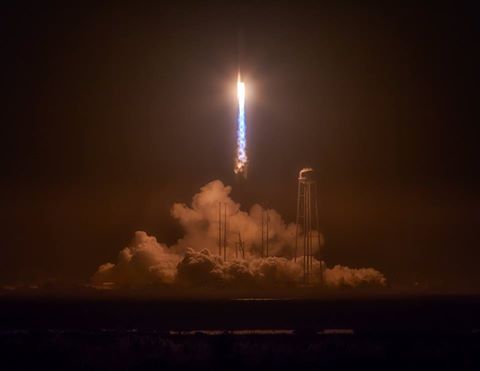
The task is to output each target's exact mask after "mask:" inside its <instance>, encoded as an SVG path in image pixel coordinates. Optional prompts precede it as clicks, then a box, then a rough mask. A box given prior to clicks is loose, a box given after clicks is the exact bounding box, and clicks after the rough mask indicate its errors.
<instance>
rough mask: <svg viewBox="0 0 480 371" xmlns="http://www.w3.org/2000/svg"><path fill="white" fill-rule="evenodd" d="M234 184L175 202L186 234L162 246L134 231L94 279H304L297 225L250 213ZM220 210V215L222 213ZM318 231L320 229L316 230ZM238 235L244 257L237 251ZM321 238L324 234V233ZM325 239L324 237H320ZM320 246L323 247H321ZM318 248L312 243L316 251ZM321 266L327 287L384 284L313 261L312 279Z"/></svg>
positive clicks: (216, 283) (217, 184) (248, 282)
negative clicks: (265, 249) (265, 229)
mask: <svg viewBox="0 0 480 371" xmlns="http://www.w3.org/2000/svg"><path fill="white" fill-rule="evenodd" d="M230 192H231V187H229V186H225V185H224V184H223V183H222V182H221V181H219V180H215V181H212V182H210V183H208V184H206V185H205V186H204V187H202V188H201V189H200V192H199V193H197V194H196V195H195V196H194V197H193V200H192V203H191V206H187V205H185V204H180V203H176V204H174V205H173V207H172V209H171V214H172V216H173V217H174V218H176V219H178V221H179V222H180V224H181V226H182V227H183V229H184V230H185V235H184V236H183V237H182V238H181V239H179V240H178V241H177V243H176V244H174V245H173V246H171V247H167V246H166V245H163V244H160V243H158V242H157V240H156V238H155V237H151V236H148V235H147V234H146V233H145V232H136V233H135V237H134V238H133V240H132V242H131V243H130V245H129V246H128V247H126V248H124V249H123V250H122V251H121V252H120V253H119V256H118V261H117V263H116V264H112V263H106V264H103V265H101V266H100V267H99V268H98V270H97V272H96V273H95V275H94V276H93V278H92V280H93V282H94V283H97V284H98V283H102V282H112V283H114V284H116V285H133V286H146V285H151V284H165V285H172V284H178V285H190V286H196V287H198V286H213V287H282V286H283V287H292V286H296V285H299V284H301V283H302V282H303V258H302V257H299V258H298V259H297V261H294V260H293V259H291V257H292V255H293V251H294V246H295V230H296V227H295V225H294V224H288V225H287V224H286V223H285V222H284V221H283V219H282V218H281V216H280V214H278V213H277V212H276V211H275V210H273V209H268V210H267V209H264V208H263V207H262V206H260V205H258V204H255V205H253V206H252V207H251V209H250V212H245V211H242V210H240V205H239V204H237V203H235V202H234V201H233V200H232V199H231V198H230V196H229V195H230ZM220 203H222V204H224V205H226V214H227V221H228V228H227V236H226V240H227V249H226V250H227V261H224V259H223V258H222V257H220V256H219V254H218V252H219V248H218V228H219V204H220ZM223 212H224V211H223V209H222V217H223ZM262 214H263V215H264V217H265V215H266V214H268V217H269V236H268V238H269V255H270V256H269V257H266V258H262V257H260V254H259V251H260V246H261V243H262ZM317 233H319V232H317ZM239 236H241V239H242V241H243V243H244V246H245V250H246V252H245V258H243V257H242V256H241V255H238V251H237V254H236V253H235V248H234V246H235V242H237V241H238V239H239ZM320 237H322V236H321V235H320ZM319 240H320V241H322V240H323V237H322V238H320V239H319ZM320 247H321V246H320ZM318 249H319V246H318V244H316V246H314V253H316V252H317V251H318ZM321 264H322V267H323V268H324V269H323V271H324V276H323V278H324V282H325V284H326V285H327V286H331V287H342V286H352V287H356V286H360V285H380V286H382V285H385V283H386V280H385V277H384V276H383V274H381V273H380V272H379V271H377V270H375V269H373V268H360V269H351V268H348V267H343V266H339V265H337V266H335V267H333V268H332V269H328V268H326V267H324V263H323V262H322V263H320V261H318V260H316V259H313V271H312V274H311V283H312V284H316V283H319V282H320V281H321V274H320V272H321V269H320V267H321Z"/></svg>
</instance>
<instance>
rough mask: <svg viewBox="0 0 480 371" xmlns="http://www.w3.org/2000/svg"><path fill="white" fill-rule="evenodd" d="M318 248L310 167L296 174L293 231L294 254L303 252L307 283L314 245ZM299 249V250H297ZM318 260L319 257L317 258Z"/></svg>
mask: <svg viewBox="0 0 480 371" xmlns="http://www.w3.org/2000/svg"><path fill="white" fill-rule="evenodd" d="M315 244H316V246H317V248H318V249H320V246H321V235H320V230H319V221H318V196H317V182H316V179H315V172H314V170H313V169H312V168H310V167H308V168H303V169H302V170H300V173H299V174H298V194H297V228H296V233H295V255H294V259H295V261H297V256H298V254H299V252H300V254H301V253H303V257H304V258H303V281H304V284H306V285H308V284H309V283H311V281H312V273H313V255H314V246H315ZM299 249H300V251H299ZM317 257H318V258H319V256H318V255H317ZM319 260H320V262H321V259H320V258H319ZM319 279H320V283H321V284H322V283H323V282H322V281H323V266H322V264H321V263H320V277H319Z"/></svg>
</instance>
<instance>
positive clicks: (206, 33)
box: [0, 1, 480, 288]
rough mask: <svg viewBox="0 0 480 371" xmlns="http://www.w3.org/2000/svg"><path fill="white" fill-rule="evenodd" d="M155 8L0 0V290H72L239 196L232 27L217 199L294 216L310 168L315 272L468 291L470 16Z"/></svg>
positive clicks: (458, 12)
mask: <svg viewBox="0 0 480 371" xmlns="http://www.w3.org/2000/svg"><path fill="white" fill-rule="evenodd" d="M159 3H160V2H158V4H156V5H151V4H150V5H145V4H143V5H140V3H139V2H132V3H131V5H129V6H125V5H123V6H120V5H112V4H109V5H107V3H103V2H98V4H97V5H95V6H90V7H86V6H85V5H84V6H72V5H66V3H65V4H64V5H61V6H59V5H53V3H52V4H48V3H47V2H42V4H37V5H25V4H23V5H22V4H21V3H20V4H18V3H17V4H15V5H7V6H5V5H4V6H3V9H2V12H1V22H0V24H1V26H0V27H1V34H2V36H1V50H2V58H1V62H0V64H1V72H0V77H1V84H2V87H3V92H4V94H3V99H2V102H3V104H2V109H1V123H2V147H1V148H2V155H1V168H2V171H1V205H2V213H1V225H2V231H3V232H2V242H1V245H0V249H1V258H0V283H2V282H19V281H34V280H44V279H47V278H60V279H68V280H77V279H86V278H88V277H89V276H90V275H91V274H92V273H93V272H94V271H95V269H96V267H97V266H98V265H99V264H101V263H104V262H106V261H113V260H114V259H115V257H116V254H117V253H118V251H119V250H120V248H122V247H124V246H125V245H126V244H127V243H128V241H129V240H130V238H131V237H132V235H133V232H134V231H135V230H145V231H147V232H148V233H151V234H154V235H156V236H157V238H158V239H159V240H160V241H165V242H168V243H172V242H174V241H175V240H176V238H178V237H180V228H179V227H178V226H177V224H176V222H175V221H174V220H173V219H172V218H171V217H170V216H169V208H170V206H171V205H172V203H173V202H177V201H181V202H189V201H190V199H191V197H192V196H193V194H194V193H195V192H196V191H197V190H198V189H199V187H200V186H202V185H203V184H205V183H206V182H208V181H210V180H213V179H221V180H223V181H224V182H226V183H228V184H232V185H233V186H235V179H234V177H233V174H232V158H233V151H234V127H235V100H234V89H235V78H236V72H237V65H238V55H239V52H238V49H239V47H238V44H239V43H238V34H239V31H241V32H242V34H243V39H244V42H243V48H242V49H243V51H242V58H241V59H242V60H241V64H242V69H243V71H244V76H245V80H246V83H247V89H250V90H249V92H248V93H247V94H249V95H248V97H247V120H248V125H249V156H250V162H251V163H250V169H249V179H248V181H247V182H246V184H243V185H242V189H240V190H239V189H238V188H237V189H235V187H234V194H233V197H234V198H235V199H237V200H238V201H240V202H241V203H242V205H244V206H247V207H249V206H250V205H251V204H252V203H253V202H263V203H267V204H268V205H269V206H271V207H273V208H275V209H277V210H278V211H279V212H280V213H281V214H282V215H283V216H284V218H285V219H286V220H288V221H292V220H293V219H294V217H295V215H294V213H295V201H296V200H295V197H296V176H297V172H298V170H299V169H300V168H301V167H303V166H305V165H311V166H313V167H315V168H317V169H318V170H319V177H320V184H319V188H320V192H321V194H320V198H321V219H322V220H321V222H322V228H323V230H324V233H325V235H326V241H327V245H326V250H325V256H326V260H327V262H328V264H329V265H333V264H346V265H350V266H352V267H355V266H359V267H360V266H373V267H375V268H377V269H379V270H381V271H382V272H384V273H385V275H386V276H387V278H388V279H389V280H390V282H392V283H403V284H405V283H406V284H411V283H412V282H414V281H420V282H428V283H430V284H432V285H446V286H452V287H459V288H460V287H477V288H478V287H480V270H478V268H477V266H478V261H479V259H480V252H479V251H480V249H479V247H480V246H479V243H478V230H479V227H480V216H479V214H478V213H479V210H480V197H479V192H478V189H479V186H480V179H479V168H480V166H479V165H480V163H479V162H480V161H479V156H478V153H477V152H478V151H477V148H476V143H477V141H478V139H477V136H476V135H474V131H475V130H474V128H475V126H476V124H477V123H478V120H477V119H476V112H475V111H476V110H477V107H478V99H477V97H478V92H477V79H476V72H477V68H478V65H479V64H478V61H477V60H476V58H475V51H476V50H477V49H478V40H479V38H478V36H479V33H478V29H477V26H476V25H475V23H477V22H478V19H477V18H478V17H477V15H478V13H476V12H474V11H473V8H469V7H468V6H466V5H461V2H452V4H451V6H439V5H435V6H420V5H418V4H417V5H415V6H413V5H411V6H410V5H405V4H403V5H402V6H400V5H398V6H394V5H392V4H390V5H388V6H387V5H372V4H370V5H369V6H366V5H356V6H339V5H334V4H336V3H337V2H333V1H332V2H326V3H323V4H322V3H320V2H311V3H303V4H301V5H300V3H298V2H295V3H296V5H287V3H282V2H272V3H271V4H266V3H264V5H261V6H260V5H249V3H248V2H246V3H245V2H236V3H232V4H231V5H230V6H226V5H225V4H224V2H218V3H216V4H210V5H206V3H205V4H204V3H203V2H198V3H196V5H188V6H187V5H182V6H178V5H171V6H165V5H161V4H159ZM292 3H294V2H292ZM134 4H135V5H134ZM314 4H315V5H314Z"/></svg>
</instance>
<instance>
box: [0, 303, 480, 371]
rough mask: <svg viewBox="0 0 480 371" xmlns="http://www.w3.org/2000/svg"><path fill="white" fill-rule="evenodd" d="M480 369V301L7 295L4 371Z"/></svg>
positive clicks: (0, 324)
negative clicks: (27, 370)
mask: <svg viewBox="0 0 480 371" xmlns="http://www.w3.org/2000/svg"><path fill="white" fill-rule="evenodd" d="M175 368H176V369H180V368H195V369H201V368H203V369H222V370H231V369H233V370H235V369H264V370H266V369H294V368H298V369H370V370H371V369H382V370H392V369H393V370H403V369H405V370H406V369H408V370H411V369H421V370H429V369H432V368H433V369H442V370H443V369H445V370H459V369H471V370H480V297H477V296H462V297H458V296H457V297H452V296H428V297H420V296H416V297H384V298H380V299H379V298H377V299H373V298H363V299H362V298H356V299H348V298H328V299H323V300H322V299H317V300H226V299H222V300H174V301H172V300H170V301H165V300H159V299H146V298H137V299H126V298H113V297H109V298H96V299H86V298H82V299H80V298H69V299H59V298H54V297H51V296H50V297H42V296H37V297H28V296H27V297H26V296H21V297H14V296H3V297H0V369H1V370H14V369H58V370H79V369H81V370H89V369H94V370H97V369H99V370H124V369H145V370H162V369H175Z"/></svg>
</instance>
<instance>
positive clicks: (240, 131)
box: [233, 74, 247, 176]
mask: <svg viewBox="0 0 480 371" xmlns="http://www.w3.org/2000/svg"><path fill="white" fill-rule="evenodd" d="M237 99H238V117H237V156H236V159H235V168H234V169H233V170H234V172H235V174H243V175H244V176H246V170H247V137H246V134H247V125H246V122H245V83H244V82H242V81H241V80H240V74H239V75H238V80H237Z"/></svg>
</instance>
